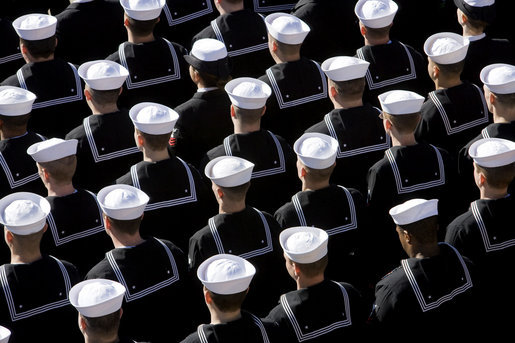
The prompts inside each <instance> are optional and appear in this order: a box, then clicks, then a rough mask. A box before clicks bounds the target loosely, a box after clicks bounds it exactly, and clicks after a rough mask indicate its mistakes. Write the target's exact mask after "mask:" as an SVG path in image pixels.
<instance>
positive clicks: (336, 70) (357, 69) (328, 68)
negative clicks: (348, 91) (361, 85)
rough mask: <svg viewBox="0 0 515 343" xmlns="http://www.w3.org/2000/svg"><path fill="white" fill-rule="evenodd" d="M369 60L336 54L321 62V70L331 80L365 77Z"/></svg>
mask: <svg viewBox="0 0 515 343" xmlns="http://www.w3.org/2000/svg"><path fill="white" fill-rule="evenodd" d="M369 65H370V62H367V61H365V60H362V59H359V58H356V57H351V56H336V57H331V58H328V59H327V60H325V61H324V62H323V63H322V71H323V72H324V73H325V75H327V77H328V78H329V79H331V80H333V81H347V80H354V79H359V78H362V77H365V74H366V73H367V70H368V66H369Z"/></svg>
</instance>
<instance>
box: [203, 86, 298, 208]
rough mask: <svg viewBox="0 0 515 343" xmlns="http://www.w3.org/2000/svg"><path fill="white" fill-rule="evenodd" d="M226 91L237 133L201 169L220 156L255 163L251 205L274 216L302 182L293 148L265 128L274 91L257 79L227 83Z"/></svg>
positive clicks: (212, 152) (207, 159)
mask: <svg viewBox="0 0 515 343" xmlns="http://www.w3.org/2000/svg"><path fill="white" fill-rule="evenodd" d="M225 90H226V91H227V93H228V94H229V98H230V100H231V103H232V104H231V107H230V111H231V112H230V113H231V119H232V121H233V124H234V134H232V135H230V136H227V137H225V139H224V140H223V144H221V145H219V146H217V147H215V148H213V149H211V150H210V151H208V152H207V154H206V156H205V157H204V158H203V160H202V162H201V167H200V168H201V170H203V169H204V167H205V165H206V164H207V163H208V162H209V161H210V160H213V159H214V158H216V157H220V156H238V157H242V158H244V159H246V160H248V161H250V162H252V163H254V165H255V167H254V170H253V173H252V184H253V186H252V188H251V189H250V190H249V193H248V194H247V202H248V204H249V205H250V206H254V207H256V208H259V209H260V210H262V211H266V212H268V213H274V212H275V210H277V208H279V206H281V205H282V204H284V203H285V202H286V201H288V200H289V199H290V196H291V194H293V193H295V191H296V190H297V189H298V185H299V180H298V179H297V178H296V176H295V173H296V170H295V169H296V168H295V161H296V156H295V153H294V152H293V149H292V148H291V146H290V145H289V144H288V143H287V142H286V141H285V140H284V139H283V138H282V137H280V136H276V135H275V134H274V133H272V132H270V131H268V130H264V129H262V128H261V117H262V116H263V115H264V114H265V111H266V109H267V107H266V106H265V103H266V100H267V98H268V97H269V96H270V94H271V89H270V87H268V85H267V84H266V83H264V82H262V81H259V80H257V79H252V78H238V79H234V80H232V81H230V82H229V83H227V85H226V86H225ZM272 194H273V196H272Z"/></svg>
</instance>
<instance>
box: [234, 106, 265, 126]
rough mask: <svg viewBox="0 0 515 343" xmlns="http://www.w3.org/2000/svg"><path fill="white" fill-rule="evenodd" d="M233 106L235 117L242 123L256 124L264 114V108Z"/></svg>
mask: <svg viewBox="0 0 515 343" xmlns="http://www.w3.org/2000/svg"><path fill="white" fill-rule="evenodd" d="M232 106H233V107H234V113H235V118H236V119H238V120H239V121H240V122H241V123H242V124H255V123H257V122H259V121H260V120H261V117H262V116H263V108H257V109H248V108H241V107H238V106H236V105H232Z"/></svg>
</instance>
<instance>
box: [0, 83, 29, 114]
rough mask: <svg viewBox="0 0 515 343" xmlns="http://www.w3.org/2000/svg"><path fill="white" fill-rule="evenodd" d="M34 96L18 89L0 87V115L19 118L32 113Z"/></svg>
mask: <svg viewBox="0 0 515 343" xmlns="http://www.w3.org/2000/svg"><path fill="white" fill-rule="evenodd" d="M35 100H36V94H34V93H32V92H30V91H28V90H25V89H23V88H20V87H14V86H0V114H2V115H4V116H21V115H24V114H27V113H30V112H31V111H32V104H33V103H34V101H35Z"/></svg>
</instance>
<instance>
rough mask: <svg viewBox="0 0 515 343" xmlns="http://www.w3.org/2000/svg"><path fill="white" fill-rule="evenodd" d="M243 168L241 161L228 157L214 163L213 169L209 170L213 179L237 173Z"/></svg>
mask: <svg viewBox="0 0 515 343" xmlns="http://www.w3.org/2000/svg"><path fill="white" fill-rule="evenodd" d="M245 168H246V166H245V164H244V163H243V161H242V160H240V159H237V158H233V157H228V158H224V159H221V160H220V161H218V162H216V163H215V164H214V165H213V169H212V170H211V172H212V175H213V177H226V176H230V175H232V174H234V173H237V172H239V171H241V170H243V169H245Z"/></svg>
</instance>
